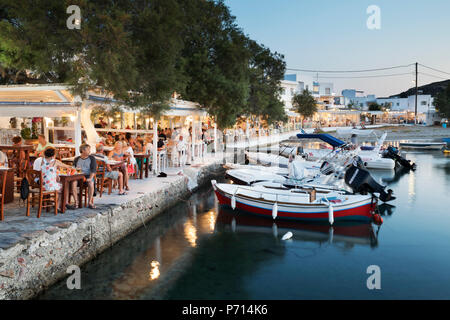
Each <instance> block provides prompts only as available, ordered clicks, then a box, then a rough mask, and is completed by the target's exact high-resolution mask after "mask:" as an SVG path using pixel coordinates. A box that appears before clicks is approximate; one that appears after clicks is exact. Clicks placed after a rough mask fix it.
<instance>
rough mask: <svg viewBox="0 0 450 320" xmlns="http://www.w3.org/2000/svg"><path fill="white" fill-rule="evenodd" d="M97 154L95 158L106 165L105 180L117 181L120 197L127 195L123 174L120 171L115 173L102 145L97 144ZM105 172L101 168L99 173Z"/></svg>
mask: <svg viewBox="0 0 450 320" xmlns="http://www.w3.org/2000/svg"><path fill="white" fill-rule="evenodd" d="M96 149H97V153H96V154H94V157H95V158H96V159H97V160H99V161H102V162H103V163H104V164H105V165H106V170H105V178H109V179H111V180H116V181H117V182H118V184H119V196H122V195H125V194H127V193H126V192H125V190H124V189H123V174H122V172H120V171H113V170H112V169H111V166H110V165H109V164H108V157H107V156H106V155H105V153H104V148H103V145H102V144H97V146H96ZM101 170H103V168H101V167H99V168H98V171H101Z"/></svg>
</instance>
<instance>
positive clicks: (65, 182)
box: [59, 173, 86, 213]
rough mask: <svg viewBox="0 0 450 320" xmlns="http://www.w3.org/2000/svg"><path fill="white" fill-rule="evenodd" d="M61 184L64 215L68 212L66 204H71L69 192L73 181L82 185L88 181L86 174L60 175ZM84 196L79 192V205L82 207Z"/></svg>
mask: <svg viewBox="0 0 450 320" xmlns="http://www.w3.org/2000/svg"><path fill="white" fill-rule="evenodd" d="M59 179H60V182H61V184H62V194H63V198H62V213H64V212H66V204H67V203H68V202H69V191H70V185H71V183H72V182H73V181H79V182H80V183H82V182H84V181H85V180H86V177H85V176H84V174H82V173H79V174H74V175H65V174H60V175H59ZM82 200H83V198H82V194H81V190H80V192H78V203H79V205H80V206H82V203H83V202H82Z"/></svg>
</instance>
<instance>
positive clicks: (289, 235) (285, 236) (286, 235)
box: [281, 231, 292, 241]
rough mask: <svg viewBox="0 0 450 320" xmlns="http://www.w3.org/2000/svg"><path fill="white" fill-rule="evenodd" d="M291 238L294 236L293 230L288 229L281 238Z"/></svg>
mask: <svg viewBox="0 0 450 320" xmlns="http://www.w3.org/2000/svg"><path fill="white" fill-rule="evenodd" d="M290 238H292V232H290V231H288V232H286V233H285V234H284V236H283V237H282V238H281V240H283V241H284V240H289V239H290Z"/></svg>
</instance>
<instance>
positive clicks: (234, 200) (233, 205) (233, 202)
mask: <svg viewBox="0 0 450 320" xmlns="http://www.w3.org/2000/svg"><path fill="white" fill-rule="evenodd" d="M231 209H233V210H234V209H236V196H235V195H234V194H233V195H232V196H231Z"/></svg>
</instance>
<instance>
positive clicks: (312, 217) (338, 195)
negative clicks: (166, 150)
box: [211, 180, 377, 224]
mask: <svg viewBox="0 0 450 320" xmlns="http://www.w3.org/2000/svg"><path fill="white" fill-rule="evenodd" d="M211 183H212V186H213V188H214V192H215V194H216V196H217V199H218V201H219V204H221V205H225V206H230V207H231V208H232V209H233V210H234V209H238V210H242V211H246V212H248V213H251V214H255V215H258V216H261V217H268V218H273V219H285V220H300V221H308V220H309V221H329V223H330V224H333V223H334V221H335V220H343V221H345V220H350V221H372V219H373V215H374V210H375V207H376V204H377V198H376V197H374V196H372V195H370V194H367V195H361V194H351V193H349V192H346V191H335V190H327V189H315V188H292V189H289V188H285V187H283V185H281V184H275V183H272V184H267V185H254V186H242V185H236V184H224V183H217V182H216V180H212V181H211Z"/></svg>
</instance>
